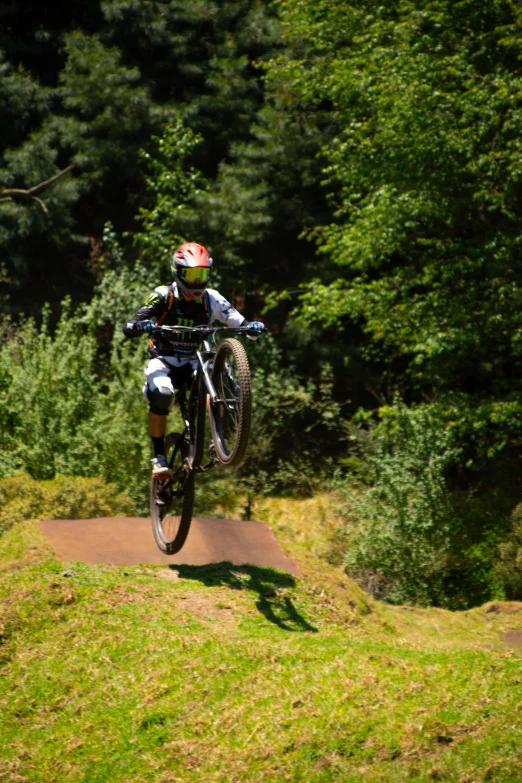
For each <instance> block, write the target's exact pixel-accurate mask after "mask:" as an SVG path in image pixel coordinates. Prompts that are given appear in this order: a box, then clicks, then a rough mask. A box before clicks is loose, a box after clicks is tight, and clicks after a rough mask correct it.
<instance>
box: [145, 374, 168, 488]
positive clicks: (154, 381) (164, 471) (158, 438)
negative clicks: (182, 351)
mask: <svg viewBox="0 0 522 783" xmlns="http://www.w3.org/2000/svg"><path fill="white" fill-rule="evenodd" d="M145 375H146V378H147V382H146V384H145V387H144V393H145V398H146V399H147V402H148V403H149V432H150V435H151V439H152V445H153V448H154V459H153V460H152V475H153V477H157V478H161V477H162V476H163V475H168V474H169V469H168V465H167V461H166V458H165V430H166V426H167V415H168V412H169V410H170V409H171V408H172V406H173V404H174V386H173V383H172V379H171V377H170V371H169V368H168V367H166V366H165V364H164V363H163V362H162V361H161V360H160V359H151V361H150V362H149V363H148V365H147V367H146V368H145Z"/></svg>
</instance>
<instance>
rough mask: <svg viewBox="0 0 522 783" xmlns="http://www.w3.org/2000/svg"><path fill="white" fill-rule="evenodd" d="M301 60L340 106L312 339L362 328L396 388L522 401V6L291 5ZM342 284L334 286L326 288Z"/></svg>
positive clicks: (295, 80) (308, 318) (285, 6)
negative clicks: (349, 325) (330, 213)
mask: <svg viewBox="0 0 522 783" xmlns="http://www.w3.org/2000/svg"><path fill="white" fill-rule="evenodd" d="M280 8H281V9H282V12H283V16H284V19H285V22H286V24H287V34H288V35H289V37H290V39H291V40H292V41H295V42H296V46H297V42H298V43H299V47H300V49H299V53H298V55H296V56H292V57H289V58H287V59H286V60H284V61H283V62H281V61H275V62H274V63H273V65H272V68H273V69H274V71H275V72H276V73H277V74H279V75H280V76H281V78H286V80H287V83H288V84H289V85H290V89H291V90H292V91H294V92H295V94H296V95H298V96H300V97H301V98H302V99H303V100H304V99H307V100H309V101H315V102H316V103H317V105H320V103H321V102H322V101H324V100H325V99H328V100H330V101H332V104H333V106H334V109H335V111H336V113H337V115H338V118H339V126H340V132H339V133H338V134H337V137H336V138H335V139H334V140H333V143H331V144H329V145H328V146H327V147H326V148H325V149H324V155H325V156H326V157H327V159H328V165H327V166H326V167H325V179H326V181H327V184H328V185H329V187H330V188H332V189H334V188H337V189H338V194H339V197H338V201H337V211H336V215H335V220H334V221H330V222H329V223H328V224H325V225H324V226H323V227H322V228H321V229H320V230H318V231H316V233H315V237H316V240H317V244H318V248H319V250H320V252H321V253H322V254H324V256H325V258H327V259H328V258H329V259H331V260H332V263H333V265H334V266H335V267H336V268H337V269H338V280H337V281H336V282H335V283H334V284H333V285H329V284H325V280H324V278H321V276H316V279H315V281H314V282H313V283H311V284H310V285H309V286H308V288H307V292H306V294H305V295H304V296H303V299H302V305H301V309H300V312H301V318H302V320H303V321H304V322H305V323H310V322H319V323H321V324H323V325H324V326H328V325H338V324H340V325H342V324H343V321H344V322H345V323H346V319H348V321H352V322H356V323H359V324H361V326H362V328H363V330H364V332H366V334H367V336H368V345H367V347H366V349H365V350H366V356H367V357H368V358H370V359H371V360H372V361H376V360H377V361H381V362H382V366H383V369H384V367H385V366H386V371H385V376H387V378H385V380H386V382H390V380H391V382H392V384H398V383H400V384H403V388H408V389H411V390H418V391H421V390H424V391H425V392H430V393H431V392H433V391H434V390H437V391H443V390H448V389H455V388H457V389H461V390H463V391H473V392H478V391H484V392H491V391H492V390H493V388H494V389H495V390H496V392H501V390H502V389H504V390H507V389H510V390H511V391H513V389H518V384H517V382H514V383H513V382H512V381H511V380H510V379H511V378H512V376H513V373H517V375H518V374H519V370H520V366H521V358H522V357H521V341H520V337H521V336H522V333H521V330H520V326H521V325H520V320H519V315H518V313H519V312H520V309H521V305H522V298H521V287H522V276H521V272H520V265H519V263H518V256H519V253H520V244H521V238H520V237H521V233H522V223H521V221H522V211H521V208H520V204H521V195H522V191H521V177H522V168H521V166H520V159H521V151H522V150H521V145H522V142H521V140H520V139H521V130H522V110H521V109H522V106H521V102H520V97H519V96H520V94H521V93H520V87H521V74H520V53H521V46H522V43H521V41H522V38H521V36H520V25H521V20H520V15H519V14H518V13H517V10H516V8H515V6H514V5H513V4H512V3H510V2H508V0H501V1H500V2H497V1H496V0H495V1H493V0H488V2H485V3H481V4H480V5H476V4H474V3H472V2H470V0H465V1H464V2H462V3H458V4H448V3H446V2H442V1H441V0H432V1H431V2H428V3H424V4H423V6H422V8H419V6H418V4H416V3H414V2H401V3H399V2H388V3H385V4H384V5H382V4H381V5H380V6H378V7H376V6H375V5H374V4H372V3H369V2H366V0H356V1H354V2H351V3H349V4H346V3H340V2H334V3H331V2H319V3H316V2H314V3H311V2H304V3H303V2H295V1H294V0H284V1H283V2H282V3H281V4H280ZM326 282H328V281H326Z"/></svg>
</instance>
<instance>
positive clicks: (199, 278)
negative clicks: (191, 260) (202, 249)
mask: <svg viewBox="0 0 522 783" xmlns="http://www.w3.org/2000/svg"><path fill="white" fill-rule="evenodd" d="M178 274H179V276H180V277H181V278H183V280H185V282H186V283H206V282H207V281H208V279H209V277H210V269H209V268H208V267H206V266H188V267H182V268H181V269H179V268H178Z"/></svg>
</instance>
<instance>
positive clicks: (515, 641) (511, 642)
mask: <svg viewBox="0 0 522 783" xmlns="http://www.w3.org/2000/svg"><path fill="white" fill-rule="evenodd" d="M502 641H503V642H504V644H507V645H508V646H509V647H522V631H517V630H512V631H506V632H505V633H503V634H502Z"/></svg>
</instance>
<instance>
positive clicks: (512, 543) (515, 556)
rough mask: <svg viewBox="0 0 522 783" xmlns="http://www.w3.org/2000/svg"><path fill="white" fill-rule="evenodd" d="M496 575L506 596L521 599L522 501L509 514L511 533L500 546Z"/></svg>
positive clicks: (516, 599)
mask: <svg viewBox="0 0 522 783" xmlns="http://www.w3.org/2000/svg"><path fill="white" fill-rule="evenodd" d="M499 550H500V556H499V560H498V563H497V575H498V578H499V581H500V583H501V585H502V588H503V591H504V594H505V596H506V598H508V599H510V600H512V601H520V600H521V599H522V503H519V504H518V506H516V507H515V509H514V510H513V513H512V515H511V533H510V535H509V536H508V537H507V540H506V541H504V542H503V543H502V544H501V545H500V547H499Z"/></svg>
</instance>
